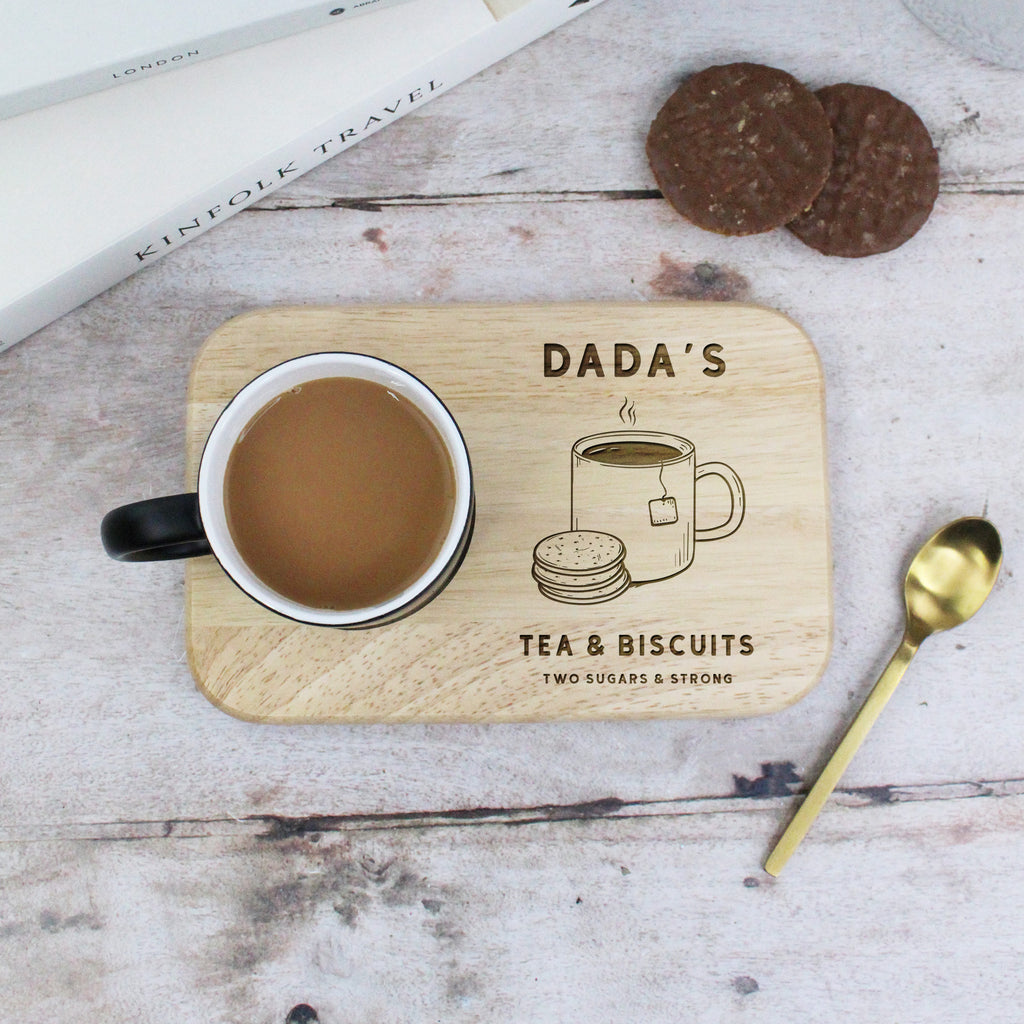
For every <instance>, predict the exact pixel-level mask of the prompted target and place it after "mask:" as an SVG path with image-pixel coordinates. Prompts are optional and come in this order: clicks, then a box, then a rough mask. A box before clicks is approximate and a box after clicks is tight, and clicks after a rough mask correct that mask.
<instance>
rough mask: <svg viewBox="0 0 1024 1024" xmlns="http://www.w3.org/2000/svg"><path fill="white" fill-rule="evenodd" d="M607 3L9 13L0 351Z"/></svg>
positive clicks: (72, 8)
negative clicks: (252, 204)
mask: <svg viewBox="0 0 1024 1024" xmlns="http://www.w3.org/2000/svg"><path fill="white" fill-rule="evenodd" d="M600 2H601V0H355V2H348V3H346V2H344V0H342V2H341V3H333V4H332V3H321V4H311V3H309V2H308V0H245V2H244V4H243V3H241V2H239V0H217V2H216V3H209V2H208V0H203V2H200V0H176V2H175V3H174V4H166V3H164V2H162V0H136V2H134V3H132V4H128V5H126V4H124V3H123V2H120V0H92V3H90V4H81V3H80V2H75V3H72V2H71V0H51V2H50V3H48V4H47V5H46V6H45V8H42V7H39V6H38V5H35V4H32V3H31V2H30V0H14V2H12V3H10V4H8V5H5V12H4V19H5V25H4V34H3V36H2V37H0V157H2V159H0V351H2V350H3V349H4V348H6V347H9V346H10V345H12V344H14V343H15V342H16V341H19V340H20V339H22V338H25V337H27V336H28V335H29V334H31V333H32V332H34V331H36V330H38V329H39V328H40V327H43V326H44V325H45V324H47V323H49V322H50V321H52V320H54V319H56V318H57V317H58V316H60V315H62V314H63V313H65V312H67V311H69V310H71V309H74V308H75V307H76V306H78V305H80V304H81V303H82V302H84V301H86V300H87V299H89V298H91V297H92V296H94V295H97V294H98V293H99V292H101V291H103V290H105V289H106V288H109V287H110V286H111V285H113V284H116V283H117V282H118V281H120V280H122V279H124V278H125V277H127V276H129V275H130V274H132V273H134V272H135V271H137V270H141V269H143V268H144V267H146V266H148V265H149V264H151V263H152V262H154V261H155V260H157V259H158V258H159V257H160V256H163V255H165V254H166V253H168V252H171V251H173V250H174V249H176V248H178V246H180V245H184V244H185V243H186V242H187V241H188V240H189V239H190V238H194V237H196V236H197V235H199V234H202V233H203V232H204V231H207V230H208V229H209V228H211V227H215V226H216V225H217V224H219V223H220V222H221V221H223V220H224V219H226V218H227V217H229V216H230V215H231V214H233V213H237V212H238V211H239V210H243V209H245V207H246V206H248V205H250V204H251V203H254V202H256V201H257V200H258V199H260V198H262V197H263V196H265V195H267V194H268V193H270V192H272V191H273V190H274V189H276V188H279V187H280V186H282V185H284V184H285V183H286V182H289V181H292V180H294V179H295V178H296V177H298V176H299V175H301V174H303V173H305V172H306V171H308V170H310V169H311V168H312V167H315V166H316V165H317V164H319V163H321V162H323V161H324V160H327V159H329V158H330V157H332V156H335V155H336V154H338V153H340V152H342V151H343V150H345V149H347V148H348V147H349V146H351V145H354V144H355V143H357V142H359V141H360V140H361V139H364V138H366V137H367V136H368V135H371V134H372V133H373V132H375V131H377V130H378V129H380V128H382V127H384V126H385V125H387V124H389V123H391V122H392V121H394V120H396V119H397V118H399V117H401V116H403V115H404V114H406V113H409V112H411V111H415V110H416V109H418V108H419V107H420V106H422V105H423V104H424V103H426V102H428V101H429V100H430V99H432V98H433V97H435V96H438V95H440V94H441V93H443V92H445V91H446V90H447V89H450V88H451V87H452V86H454V85H457V84H458V83H459V82H461V81H463V80H465V79H466V78H468V77H470V76H471V75H474V74H476V73H477V72H478V71H481V70H483V69H484V68H485V67H488V66H489V65H491V64H493V63H495V62H496V61H498V60H501V59H502V58H503V57H506V56H508V55H509V54H510V53H513V52H514V51H515V50H517V49H519V48H520V47H522V46H525V45H526V44H527V43H529V42H531V41H532V40H534V39H536V38H538V37H539V36H541V35H544V34H546V33H547V32H549V31H551V30H552V29H554V28H556V27H557V26H559V25H560V24H562V23H563V22H566V21H568V20H569V19H570V18H572V17H575V16H576V15H578V14H580V13H582V12H583V11H586V10H587V9H589V8H592V7H594V6H596V5H597V4H598V3H600ZM11 8H17V10H15V11H14V12H13V13H12V12H11V10H10V9H11ZM166 72H170V73H166Z"/></svg>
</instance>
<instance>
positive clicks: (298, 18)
mask: <svg viewBox="0 0 1024 1024" xmlns="http://www.w3.org/2000/svg"><path fill="white" fill-rule="evenodd" d="M407 2H408V0H356V2H354V3H348V4H345V5H344V6H342V5H340V4H339V5H338V6H334V7H332V6H331V5H329V4H327V3H323V2H320V3H316V4H314V5H312V6H309V7H306V8H303V9H302V10H298V11H290V12H288V13H287V14H281V15H278V16H276V17H273V18H263V19H261V20H260V21H255V22H251V23H250V24H248V25H239V26H237V27H236V28H233V29H230V30H228V31H223V32H217V33H213V34H210V35H206V36H198V37H195V38H193V39H188V40H185V41H170V42H168V45H167V46H166V47H162V48H161V49H159V50H153V51H150V52H148V53H137V54H125V56H124V57H123V58H121V59H120V60H118V62H117V63H115V64H108V65H105V66H104V67H96V68H89V69H88V70H86V71H82V72H79V73H76V74H72V75H68V76H67V77H65V78H58V79H55V80H53V81H50V82H46V83H45V84H43V85H35V86H33V87H31V88H28V89H23V90H20V91H18V92H14V93H7V94H5V95H0V119H3V118H7V117H15V116H16V115H18V114H24V113H27V112H28V111H30V110H38V109H39V108H40V107H47V106H50V105H52V104H54V103H63V102H64V101H65V100H71V99H75V98H76V97H78V96H85V95H87V94H88V93H91V92H99V91H100V90H101V89H109V88H111V87H113V86H115V85H122V84H126V83H129V82H136V81H139V80H141V79H143V78H148V77H151V76H152V75H155V74H159V73H161V72H164V71H171V70H173V69H174V68H181V67H185V66H187V65H189V64H194V63H196V62H197V61H201V60H208V59H209V58H211V57H220V56H223V55H224V54H225V53H231V52H233V51H234V50H243V49H245V48H246V47H249V46H256V45H258V44H260V43H268V42H271V41H272V40H274V39H281V38H283V37H284V36H290V35H296V34H298V33H299V32H306V31H309V30H310V29H315V28H320V27H322V26H325V25H330V24H333V23H336V22H337V21H338V19H339V16H340V17H343V18H345V19H349V18H353V17H357V16H359V15H361V14H369V13H371V12H373V11H379V10H383V9H384V8H385V7H394V6H397V5H398V4H402V3H407Z"/></svg>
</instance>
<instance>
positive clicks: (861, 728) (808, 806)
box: [764, 636, 917, 875]
mask: <svg viewBox="0 0 1024 1024" xmlns="http://www.w3.org/2000/svg"><path fill="white" fill-rule="evenodd" d="M916 653H917V644H915V643H912V642H911V641H910V640H909V639H908V638H907V637H906V636H904V637H903V641H902V643H900V645H899V647H897V648H896V653H895V654H894V655H893V656H892V658H891V659H890V661H889V664H888V665H886V666H885V671H884V672H883V673H882V675H881V677H880V678H879V680H878V682H877V683H875V685H874V687H873V688H872V690H871V693H869V694H868V699H867V700H866V701H865V702H864V706H863V707H862V708H861V709H860V711H859V712H858V713H857V717H856V718H855V719H854V720H853V721H852V722H851V723H850V727H849V728H848V729H847V730H846V734H845V735H844V736H843V738H842V740H841V741H840V743H839V746H838V747H836V751H835V753H834V754H833V755H832V757H831V758H830V759H829V762H828V764H826V765H825V767H824V769H823V770H822V772H821V775H819V776H818V780H817V782H815V783H814V785H813V786H812V787H811V791H810V792H809V793H808V794H807V797H806V798H805V800H804V802H803V803H802V804H801V805H800V809H799V810H798V811H797V812H796V814H795V815H794V816H793V820H792V821H791V822H790V823H789V826H788V827H787V829H786V831H785V832H783V833H782V838H781V839H779V841H778V842H777V843H776V844H775V849H774V850H772V852H771V853H770V854H769V855H768V859H767V860H766V861H765V862H764V869H765V871H767V872H768V874H770V875H777V874H778V873H779V872H780V871H781V870H782V868H783V867H784V866H785V863H786V861H788V860H789V858H790V857H791V856H792V855H793V852H794V851H795V850H796V848H797V847H798V846H799V845H800V840H801V839H803V837H804V836H805V835H807V830H808V829H809V828H810V827H811V824H812V823H813V822H814V819H815V818H816V817H817V816H818V812H819V811H820V810H821V808H822V807H823V806H824V804H825V801H826V800H827V799H828V797H829V794H830V793H831V792H832V790H833V789H835V788H836V783H838V782H839V779H840V776H842V774H843V772H844V771H846V766H847V765H848V764H849V763H850V762H851V761H852V760H853V755H854V754H855V753H856V752H857V748H858V747H859V746H860V745H861V743H862V742H863V740H864V737H865V736H867V734H868V732H869V731H870V729H871V726H873V725H874V724H875V719H876V718H878V716H879V715H880V714H881V712H882V708H884V707H885V705H886V702H887V701H888V700H889V698H890V697H891V696H892V694H893V691H894V690H895V689H896V684H897V683H898V682H899V681H900V680H901V679H902V678H903V673H904V672H905V671H906V670H907V666H908V665H909V664H910V659H911V658H913V657H914V655H915V654H916Z"/></svg>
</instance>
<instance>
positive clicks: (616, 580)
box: [533, 530, 630, 604]
mask: <svg viewBox="0 0 1024 1024" xmlns="http://www.w3.org/2000/svg"><path fill="white" fill-rule="evenodd" d="M625 558H626V548H625V545H624V544H623V543H622V541H621V540H619V538H618V537H613V536H612V535H611V534H610V533H600V532H598V531H597V530H566V531H564V532H562V533H553V534H551V535H550V536H549V537H545V538H544V539H543V540H542V541H540V543H538V545H537V546H536V547H535V548H534V549H533V578H534V579H535V580H536V581H537V586H538V587H539V588H540V592H541V593H542V594H543V595H544V596H545V597H549V598H551V600H552V601H562V602H564V603H565V604H600V603H601V602H602V601H611V600H613V599H614V598H616V597H618V596H619V595H620V594H622V593H624V592H625V591H626V590H627V589H628V588H629V585H630V579H629V573H628V572H627V570H626V566H625Z"/></svg>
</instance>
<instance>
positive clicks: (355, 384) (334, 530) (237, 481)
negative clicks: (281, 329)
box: [224, 377, 455, 611]
mask: <svg viewBox="0 0 1024 1024" xmlns="http://www.w3.org/2000/svg"><path fill="white" fill-rule="evenodd" d="M224 505H225V511H226V514H227V522H228V528H229V530H230V532H231V537H232V539H233V541H234V543H235V547H236V548H237V549H238V553H239V555H241V557H242V559H243V560H244V561H245V562H246V563H247V565H248V566H249V568H250V569H252V571H253V572H254V573H255V574H256V575H257V576H259V577H260V579H262V580H263V582H264V583H266V584H267V586H269V587H271V588H272V589H274V590H276V591H277V592H278V593H279V594H281V595H283V596H284V597H287V598H290V599H292V600H294V601H298V602H300V603H301V604H304V605H307V606H308V607H311V608H325V609H334V610H338V611H347V610H350V609H355V608H367V607H372V606H374V605H378V604H381V603H383V602H385V601H388V600H390V599H391V598H394V597H396V596H397V595H399V594H400V593H401V592H402V591H403V590H405V589H406V587H408V586H410V585H411V584H413V583H415V582H416V580H417V579H418V578H420V577H421V576H422V575H423V573H424V572H425V571H426V570H427V569H428V568H429V566H430V565H431V563H432V562H433V561H434V559H435V558H436V557H437V555H438V554H439V552H440V551H441V548H442V546H443V545H444V541H445V538H446V536H447V534H448V531H449V528H450V526H451V522H452V515H453V512H454V508H455V471H454V468H453V466H452V461H451V457H450V456H449V454H448V451H447V449H446V447H445V444H444V441H443V439H442V438H441V435H440V434H439V433H438V431H437V428H436V427H434V425H433V424H432V423H431V422H430V421H429V420H428V418H427V417H426V416H425V415H424V414H423V413H422V412H421V411H420V410H419V409H418V408H417V407H416V405H414V404H413V403H412V402H411V401H409V399H407V398H405V397H403V396H402V395H401V394H397V393H395V392H393V391H391V390H389V389H388V388H387V387H386V386H384V385H383V384H378V383H376V382H375V381H369V380H362V379H359V378H354V377H325V378H322V379H319V380H313V381H309V382H306V383H304V384H302V385H300V386H298V387H295V388H293V389H291V390H290V391H286V392H285V393H283V394H281V395H279V396H278V397H277V398H275V399H274V400H273V401H271V402H270V403H268V404H267V405H266V406H264V408H263V409H261V410H260V411H259V412H258V413H257V414H256V415H255V416H254V417H253V418H252V420H251V421H250V422H249V424H248V425H247V427H246V428H245V430H244V431H243V432H242V434H241V435H240V437H239V439H238V441H236V442H235V446H234V448H233V449H232V452H231V455H230V457H229V460H228V466H227V471H226V473H225V478H224Z"/></svg>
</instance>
